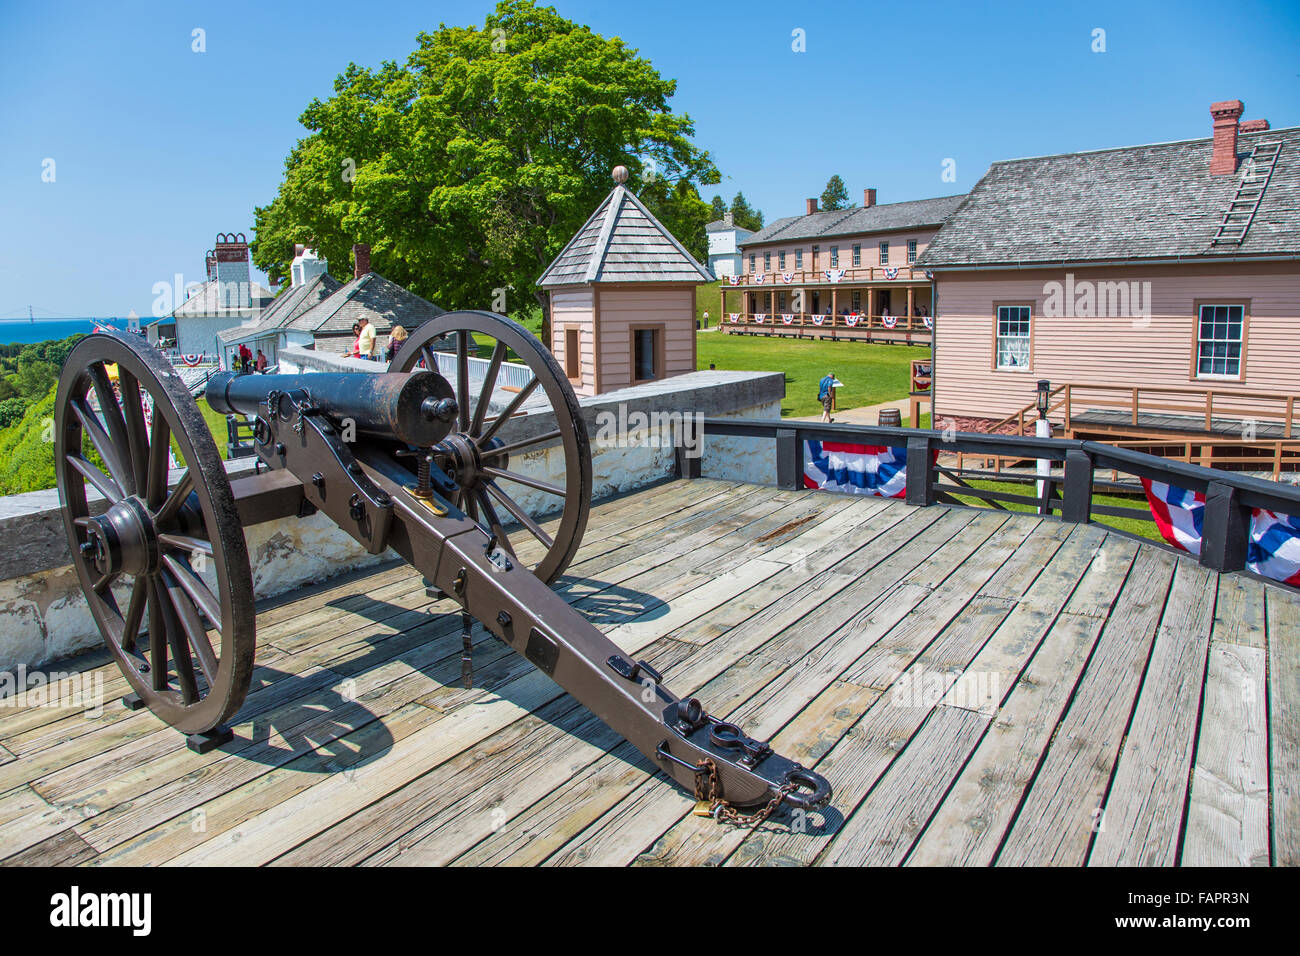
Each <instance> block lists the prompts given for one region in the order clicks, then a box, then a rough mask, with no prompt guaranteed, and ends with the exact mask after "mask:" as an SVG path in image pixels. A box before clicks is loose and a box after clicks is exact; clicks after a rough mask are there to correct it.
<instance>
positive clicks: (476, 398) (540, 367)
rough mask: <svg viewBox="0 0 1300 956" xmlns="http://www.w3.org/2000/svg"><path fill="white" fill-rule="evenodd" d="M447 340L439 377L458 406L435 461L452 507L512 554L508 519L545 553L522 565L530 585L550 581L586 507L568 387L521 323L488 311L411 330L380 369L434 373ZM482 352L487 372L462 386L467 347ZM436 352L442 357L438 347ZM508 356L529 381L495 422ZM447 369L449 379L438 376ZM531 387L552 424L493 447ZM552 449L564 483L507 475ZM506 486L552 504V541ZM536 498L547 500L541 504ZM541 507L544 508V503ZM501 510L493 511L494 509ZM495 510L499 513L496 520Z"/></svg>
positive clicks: (586, 482)
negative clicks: (457, 488) (452, 487)
mask: <svg viewBox="0 0 1300 956" xmlns="http://www.w3.org/2000/svg"><path fill="white" fill-rule="evenodd" d="M447 341H450V343H451V345H452V346H453V347H454V349H455V351H454V352H451V353H446V352H444V356H445V357H444V364H446V365H447V366H448V367H447V368H445V369H443V375H444V377H446V378H447V379H448V380H449V381H450V382H451V383H452V387H453V388H454V389H455V391H456V402H457V405H458V407H459V410H458V413H457V421H456V425H455V427H454V428H453V431H452V434H451V435H449V436H448V438H447V440H446V441H444V442H442V443H441V447H442V448H443V449H446V451H447V453H446V454H443V455H442V459H441V461H440V462H439V463H440V464H442V465H444V467H448V468H450V470H452V471H454V472H455V477H456V481H457V482H458V483H459V484H460V485H461V492H460V494H459V496H458V498H457V500H456V502H455V504H456V506H457V507H458V508H460V509H461V510H463V511H464V512H465V513H466V514H468V515H469V516H470V517H471V518H473V519H474V520H475V521H477V522H478V523H479V524H480V525H481V526H482V527H483V528H484V530H486V531H487V532H489V533H490V534H495V535H496V536H497V540H498V541H499V542H500V543H501V546H502V547H504V548H505V549H507V550H508V551H509V552H510V553H511V554H512V555H513V554H514V546H513V543H512V542H511V540H510V536H509V535H508V534H507V533H506V531H505V529H504V528H503V526H502V520H503V519H504V520H505V521H510V520H511V519H513V520H514V522H515V523H517V524H518V526H519V527H518V528H516V529H515V530H514V532H513V533H514V534H515V535H516V536H519V535H523V534H528V535H531V536H532V537H534V538H536V539H537V540H538V541H539V542H541V544H542V546H543V547H544V548H545V549H546V550H545V554H544V555H543V557H542V559H541V561H539V562H538V563H537V564H536V565H534V566H533V567H532V571H533V573H534V574H536V575H537V576H538V577H539V578H541V579H542V580H543V581H545V582H546V583H548V584H550V583H552V582H554V581H555V579H556V578H558V577H559V576H560V575H561V574H563V573H564V569H565V568H567V567H568V566H569V562H570V561H571V560H573V555H574V553H575V552H576V551H577V550H578V545H579V544H581V543H582V533H583V531H585V530H586V527H587V514H588V512H590V510H591V443H590V440H589V439H588V437H587V427H586V425H585V424H584V422H583V420H582V411H581V409H580V408H579V406H578V398H577V396H576V395H574V393H573V386H571V385H570V384H569V380H568V379H567V378H566V377H565V375H564V372H563V370H562V369H561V368H560V365H559V363H558V362H556V361H555V357H554V356H553V355H551V353H550V350H549V349H547V348H546V346H545V345H543V344H542V343H541V342H539V341H538V340H537V338H536V337H535V336H534V335H533V334H532V333H530V332H529V331H528V330H527V329H525V328H524V327H523V326H522V325H520V324H519V323H517V322H514V321H512V320H510V319H508V318H506V317H505V316H503V315H497V314H496V313H495V312H472V311H471V312H448V313H445V314H444V315H440V316H438V317H437V318H436V319H432V320H430V321H428V322H426V323H424V324H423V325H421V326H420V327H419V328H418V329H416V331H415V332H414V333H413V334H412V335H411V337H410V339H409V340H408V341H407V342H406V343H405V344H404V345H402V347H401V350H400V351H399V352H398V353H397V355H396V356H395V357H394V358H393V361H392V363H391V364H390V365H389V371H390V372H409V371H411V370H412V369H413V368H415V367H416V366H417V365H418V364H420V363H423V365H424V366H425V367H426V368H429V369H433V370H435V371H436V370H438V368H439V365H438V360H437V358H436V356H435V349H434V344H435V342H439V344H441V343H445V342H447ZM476 344H477V345H478V347H480V348H481V347H485V346H487V347H490V348H491V354H490V356H489V357H488V365H487V366H486V367H485V368H484V372H483V380H482V384H481V386H479V387H477V388H471V383H470V378H471V374H470V369H469V362H468V361H467V359H469V358H473V357H477V356H476V354H475V345H476ZM439 351H442V350H441V349H439ZM510 351H513V352H514V353H515V355H516V356H518V358H519V359H520V360H521V361H522V362H523V363H524V364H525V365H527V366H528V368H529V370H530V371H531V372H532V378H531V380H529V381H528V382H526V383H525V384H523V385H522V386H520V387H519V390H518V391H517V392H515V393H514V395H513V397H512V398H511V400H510V402H509V403H508V404H506V406H505V407H504V408H502V410H501V412H500V414H499V415H495V416H494V415H492V414H491V412H490V409H489V407H488V399H489V398H490V397H491V396H492V393H493V391H494V390H495V388H496V385H497V381H498V378H499V375H500V370H501V364H502V363H503V362H504V361H506V357H507V353H508V352H510ZM448 371H450V372H451V373H452V374H450V375H448V374H447V372H448ZM538 388H540V389H541V390H542V391H543V393H544V394H545V395H546V397H547V398H548V399H549V400H550V405H551V408H552V409H553V410H554V412H555V421H556V427H555V428H554V429H552V430H549V431H547V432H545V433H543V434H540V435H533V436H529V437H526V438H522V439H519V440H517V441H513V442H510V443H509V444H503V443H502V440H501V439H500V438H498V437H497V431H498V429H499V428H500V427H501V426H502V425H504V424H505V423H506V422H507V421H508V420H509V419H510V418H513V417H514V416H515V415H516V414H521V412H520V409H521V408H522V406H523V405H524V404H525V403H526V402H527V401H528V399H529V398H530V397H531V396H532V395H533V394H534V393H535V392H536V390H537V389H538ZM557 441H558V442H559V444H560V447H562V448H563V450H564V485H563V487H561V486H559V485H557V484H554V483H552V482H548V481H543V480H539V479H536V478H532V477H529V476H525V475H521V474H518V473H516V472H513V471H510V470H509V457H510V455H512V454H518V453H521V452H527V451H530V450H535V449H540V448H542V447H545V446H546V445H553V444H554V443H555V442H557ZM514 486H518V487H523V488H526V489H532V490H533V491H535V492H541V493H542V494H543V495H544V496H547V498H553V499H555V501H556V502H557V503H559V504H561V506H562V510H561V513H560V523H559V527H558V529H556V531H555V534H554V537H552V536H551V535H550V534H548V533H547V532H546V531H545V530H544V529H543V528H542V527H541V526H540V524H539V523H538V521H537V518H538V517H540V516H541V515H542V514H543V513H550V512H552V511H553V510H554V506H550V507H547V506H543V507H540V508H538V507H534V508H532V509H528V508H525V507H523V505H521V504H520V503H519V502H518V501H516V500H515V496H516V495H517V494H518V491H517V489H516V488H515V487H514ZM543 500H547V499H546V498H544V499H543ZM548 504H549V502H548ZM498 509H501V510H498ZM503 512H504V513H503Z"/></svg>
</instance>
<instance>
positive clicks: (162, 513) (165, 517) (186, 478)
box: [154, 468, 194, 524]
mask: <svg viewBox="0 0 1300 956" xmlns="http://www.w3.org/2000/svg"><path fill="white" fill-rule="evenodd" d="M193 490H194V476H193V475H192V474H191V473H190V470H189V469H188V468H186V469H185V473H184V474H183V475H181V480H180V481H178V482H176V487H175V488H173V489H172V490H171V494H169V495H168V496H167V500H166V501H164V502H163V504H162V507H161V508H159V509H158V512H157V514H155V515H154V521H156V522H157V523H158V524H166V523H167V522H168V521H170V520H171V519H172V518H174V517H176V512H178V511H180V510H181V505H183V504H184V503H185V499H186V498H188V497H189V496H190V492H191V491H193Z"/></svg>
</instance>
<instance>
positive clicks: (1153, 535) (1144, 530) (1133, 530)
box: [945, 480, 1164, 541]
mask: <svg viewBox="0 0 1300 956" xmlns="http://www.w3.org/2000/svg"><path fill="white" fill-rule="evenodd" d="M947 483H948V482H947V481H945V484H947ZM966 483H967V484H968V485H970V486H971V487H973V488H979V489H981V490H982V491H1005V492H1007V493H1008V494H1013V495H1030V496H1032V495H1036V494H1037V493H1038V488H1037V486H1036V485H1035V484H1034V483H1033V482H1017V481H982V480H979V481H977V480H967V482H966ZM953 497H954V498H956V499H957V500H958V501H960V502H961V503H962V504H967V505H975V506H976V507H987V502H983V501H981V500H980V499H978V498H972V497H969V496H966V495H953ZM1092 503H1093V504H1094V505H1106V506H1109V507H1114V508H1141V507H1142V506H1143V505H1144V504H1146V502H1145V501H1144V500H1143V499H1141V498H1136V497H1134V498H1123V497H1120V496H1118V495H1098V494H1094V495H1093V496H1092ZM998 504H1000V505H1002V507H1004V508H1006V509H1007V510H1009V511H1028V512H1036V511H1037V510H1038V509H1037V508H1036V507H1034V506H1032V505H1024V504H1020V503H1018V502H1015V501H1000V502H998ZM1092 520H1093V523H1094V524H1102V525H1106V526H1107V527H1110V528H1115V529H1116V530H1119V531H1127V532H1128V533H1129V534H1133V535H1137V536H1138V537H1141V538H1150V539H1151V540H1152V541H1163V540H1164V539H1163V538H1161V537H1160V532H1159V531H1158V530H1157V529H1156V525H1155V522H1154V521H1139V520H1138V519H1136V518H1117V517H1113V516H1111V515H1093V517H1092Z"/></svg>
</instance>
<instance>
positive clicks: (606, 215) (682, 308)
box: [537, 166, 713, 395]
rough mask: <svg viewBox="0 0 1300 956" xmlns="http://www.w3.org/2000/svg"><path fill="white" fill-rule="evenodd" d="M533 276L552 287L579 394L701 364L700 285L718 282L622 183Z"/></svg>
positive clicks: (565, 362)
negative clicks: (697, 352)
mask: <svg viewBox="0 0 1300 956" xmlns="http://www.w3.org/2000/svg"><path fill="white" fill-rule="evenodd" d="M614 179H615V186H614V189H613V191H612V192H610V194H609V195H608V196H607V197H605V201H604V202H602V203H601V204H600V206H599V208H597V209H596V211H595V212H594V213H592V215H591V218H590V219H588V220H587V222H586V224H585V225H583V227H582V228H581V229H579V230H578V232H577V234H576V235H575V236H574V237H573V238H572V239H571V240H569V244H568V245H567V246H565V247H564V249H563V250H561V252H560V254H559V255H558V256H556V258H555V261H554V262H552V263H551V264H550V265H549V266H547V268H546V271H545V272H544V273H542V276H541V278H540V279H538V280H537V284H538V285H539V286H540V287H542V288H543V289H547V290H548V291H549V292H550V297H551V351H552V352H553V353H554V355H555V357H556V359H557V360H558V361H559V363H560V365H561V367H563V368H564V370H565V373H566V374H567V375H568V377H569V381H570V382H571V383H572V384H573V390H574V391H575V392H577V393H578V394H579V395H596V394H599V393H601V392H608V391H612V390H613V389H616V388H624V387H627V386H629V385H637V384H640V383H642V382H649V381H655V380H658V379H662V378H667V377H669V376H672V375H681V374H683V373H685V372H693V371H695V289H696V287H697V286H698V285H699V284H700V283H703V282H711V281H713V277H712V276H711V275H710V274H709V272H708V270H707V269H705V268H704V267H703V266H702V265H700V264H699V263H698V262H696V261H695V259H694V257H692V256H691V254H690V253H689V252H687V251H686V250H685V249H684V248H683V247H682V244H681V243H680V242H678V241H677V239H676V238H675V237H674V236H673V234H672V233H671V232H669V231H668V230H667V228H665V227H664V225H663V224H662V223H660V222H659V220H657V219H656V218H655V217H654V216H653V215H651V213H650V211H649V210H648V209H646V207H645V206H644V205H643V204H642V203H641V200H639V199H638V198H637V197H636V195H635V194H633V193H632V192H631V191H630V190H629V189H628V188H627V187H626V186H624V185H623V184H624V183H625V182H626V181H627V171H626V170H625V169H624V168H623V167H622V166H619V167H617V168H616V169H615V170H614Z"/></svg>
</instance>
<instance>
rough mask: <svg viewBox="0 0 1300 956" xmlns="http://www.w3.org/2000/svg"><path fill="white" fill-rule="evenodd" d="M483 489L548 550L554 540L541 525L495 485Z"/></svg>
mask: <svg viewBox="0 0 1300 956" xmlns="http://www.w3.org/2000/svg"><path fill="white" fill-rule="evenodd" d="M484 487H485V488H487V490H488V493H489V494H490V495H491V496H492V497H493V498H495V499H496V500H497V501H499V502H501V506H502V507H503V508H505V509H506V511H509V512H510V514H512V515H513V516H514V519H515V520H516V521H518V522H519V523H520V524H521V525H523V526H524V527H525V528H527V529H528V531H529V533H530V534H531V535H532V536H533V537H534V538H536V539H537V540H538V541H540V542H541V543H542V544H544V545H546V547H547V548H550V547H551V545H553V544H555V540H554V539H553V538H552V537H551V536H550V535H549V534H547V533H546V532H545V531H543V530H542V528H541V525H539V524H538V523H537V522H536V521H534V520H533V519H532V517H531V516H530V515H529V514H528V512H526V511H524V509H523V508H521V507H519V503H518V502H517V501H515V500H514V499H513V498H511V497H510V496H509V495H508V494H506V493H505V492H504V491H502V490H501V489H500V488H498V487H497V486H496V485H485V486H484Z"/></svg>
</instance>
